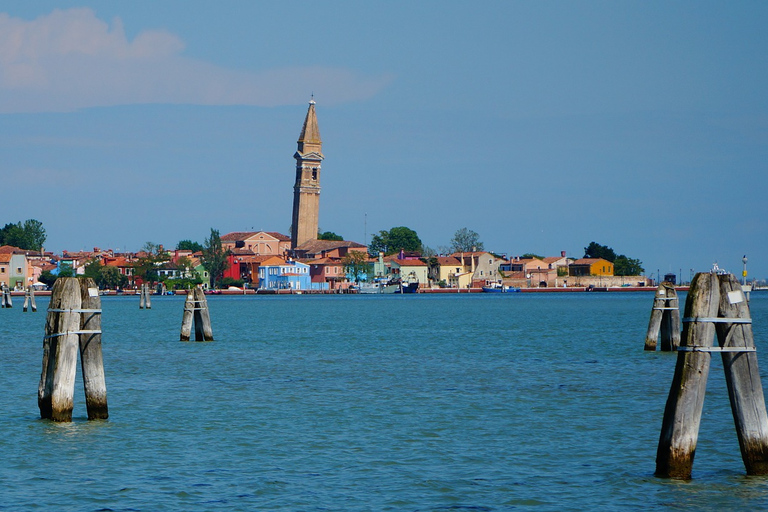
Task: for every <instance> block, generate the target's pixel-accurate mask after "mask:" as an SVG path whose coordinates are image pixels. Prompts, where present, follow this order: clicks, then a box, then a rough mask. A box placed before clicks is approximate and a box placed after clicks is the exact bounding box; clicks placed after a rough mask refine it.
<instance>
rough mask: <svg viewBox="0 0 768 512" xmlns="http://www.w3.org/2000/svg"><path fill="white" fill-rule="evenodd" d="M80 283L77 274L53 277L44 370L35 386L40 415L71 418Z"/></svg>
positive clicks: (70, 419)
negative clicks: (75, 275)
mask: <svg viewBox="0 0 768 512" xmlns="http://www.w3.org/2000/svg"><path fill="white" fill-rule="evenodd" d="M80 306H81V298H80V285H79V283H78V281H77V278H74V277H61V278H59V279H57V280H56V283H55V284H54V286H53V293H52V294H51V301H50V306H49V311H48V316H47V317H46V322H45V338H43V371H42V374H41V376H40V384H39V386H38V390H37V404H38V407H39V408H40V416H41V417H42V418H45V419H52V420H54V421H72V406H73V395H74V389H75V372H76V370H77V348H78V335H77V334H76V333H77V331H79V330H80V314H79V313H77V312H73V311H72V310H79V309H80Z"/></svg>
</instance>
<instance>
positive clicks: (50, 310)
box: [48, 309, 101, 313]
mask: <svg viewBox="0 0 768 512" xmlns="http://www.w3.org/2000/svg"><path fill="white" fill-rule="evenodd" d="M48 312H49V313H101V310H100V309H49V310H48Z"/></svg>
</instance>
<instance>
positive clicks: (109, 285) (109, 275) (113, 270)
mask: <svg viewBox="0 0 768 512" xmlns="http://www.w3.org/2000/svg"><path fill="white" fill-rule="evenodd" d="M83 276H84V277H90V278H92V279H93V280H94V281H95V282H96V285H97V286H98V287H99V288H101V289H102V290H104V289H110V290H116V289H118V288H123V287H124V286H125V285H126V284H128V278H127V277H125V276H124V275H122V274H121V273H120V271H119V270H118V269H117V267H111V266H108V265H102V264H101V262H100V261H99V260H97V259H94V260H91V261H90V262H89V263H88V264H86V265H85V272H84V273H83Z"/></svg>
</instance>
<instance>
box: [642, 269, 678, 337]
mask: <svg viewBox="0 0 768 512" xmlns="http://www.w3.org/2000/svg"><path fill="white" fill-rule="evenodd" d="M659 332H661V350H662V351H672V350H677V347H678V346H680V303H679V300H678V298H677V291H676V290H675V285H673V284H672V283H670V282H668V281H664V282H663V283H661V284H660V285H659V287H658V288H657V289H656V295H655V296H654V297H653V308H652V309H651V319H650V321H649V322H648V332H647V333H646V335H645V350H656V342H657V340H658V339H659Z"/></svg>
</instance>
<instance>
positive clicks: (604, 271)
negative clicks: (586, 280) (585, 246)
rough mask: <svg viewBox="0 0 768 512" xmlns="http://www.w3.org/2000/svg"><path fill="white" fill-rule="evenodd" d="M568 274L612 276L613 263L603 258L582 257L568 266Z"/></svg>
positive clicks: (577, 275)
mask: <svg viewBox="0 0 768 512" xmlns="http://www.w3.org/2000/svg"><path fill="white" fill-rule="evenodd" d="M568 275H569V276H576V277H579V276H585V277H586V276H612V275H613V263H611V262H610V261H608V260H606V259H603V258H582V259H580V260H576V261H574V262H573V263H571V264H570V266H569V267H568Z"/></svg>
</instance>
